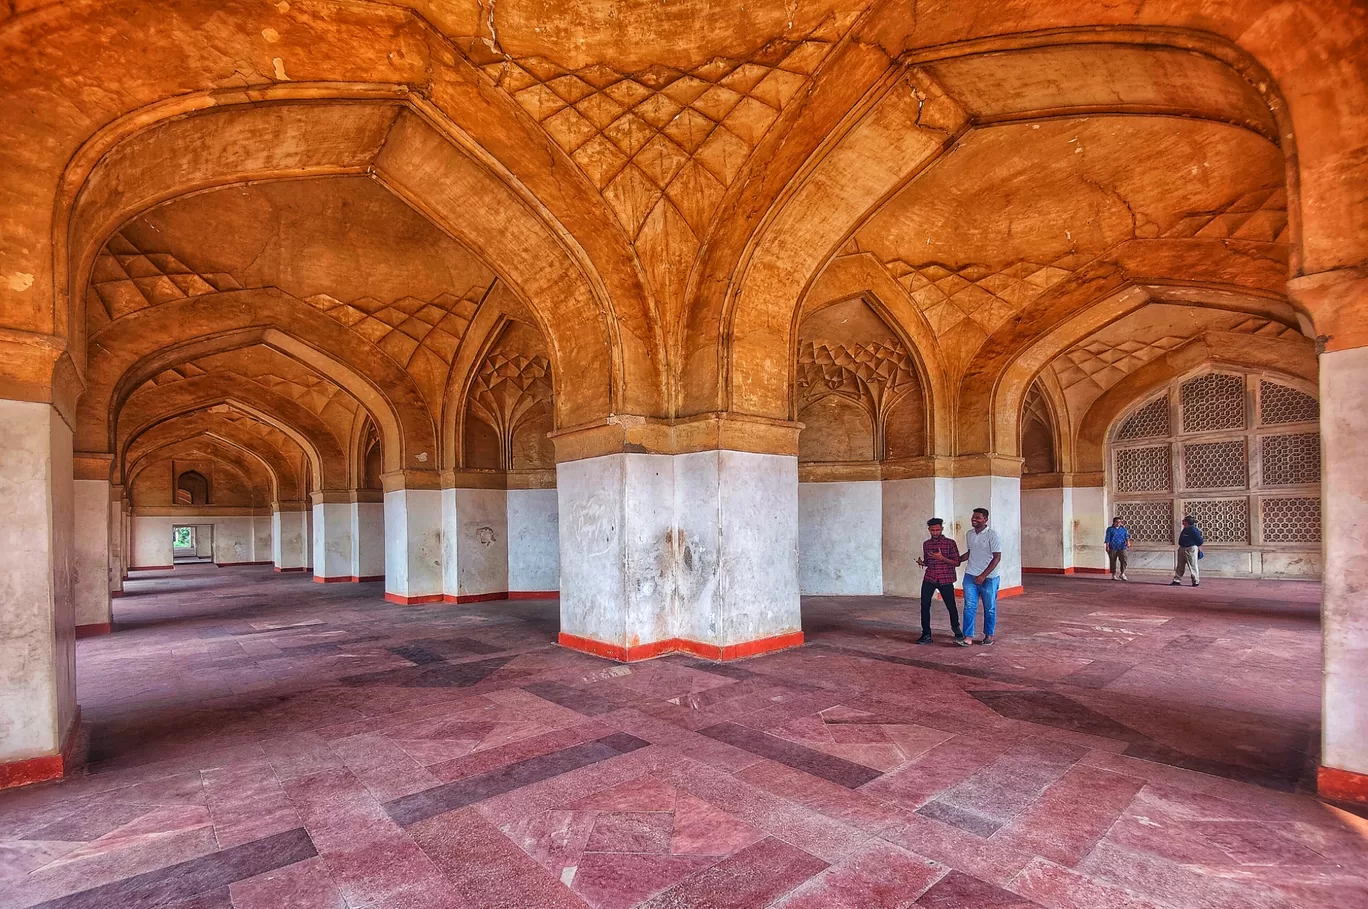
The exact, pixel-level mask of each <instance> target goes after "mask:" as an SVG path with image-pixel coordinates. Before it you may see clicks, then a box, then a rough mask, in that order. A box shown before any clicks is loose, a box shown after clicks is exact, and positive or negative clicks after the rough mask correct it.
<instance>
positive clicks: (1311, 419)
mask: <svg viewBox="0 0 1368 909" xmlns="http://www.w3.org/2000/svg"><path fill="white" fill-rule="evenodd" d="M1319 419H1320V402H1319V401H1317V400H1316V399H1315V398H1314V397H1312V396H1311V395H1309V394H1307V393H1306V392H1304V391H1298V390H1297V389H1295V388H1289V387H1288V386H1286V385H1279V384H1278V383H1277V382H1270V381H1268V380H1267V379H1264V380H1263V381H1261V382H1260V383H1259V422H1260V423H1263V424H1264V425H1265V426H1280V425H1282V424H1284V423H1315V422H1316V421H1318V420H1319Z"/></svg>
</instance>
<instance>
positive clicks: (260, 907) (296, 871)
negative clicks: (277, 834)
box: [228, 858, 347, 909]
mask: <svg viewBox="0 0 1368 909" xmlns="http://www.w3.org/2000/svg"><path fill="white" fill-rule="evenodd" d="M228 892H229V894H230V895H231V897H232V901H233V909H347V905H346V902H345V900H343V898H342V894H341V893H339V892H338V890H337V887H336V886H335V885H334V883H333V879H332V877H331V875H330V874H329V871H328V867H327V864H326V863H325V862H324V861H323V859H321V858H311V859H305V860H304V861H302V862H296V863H295V864H293V865H287V866H285V867H284V868H277V869H276V870H275V871H269V872H267V873H266V874H260V875H257V876H256V877H249V878H247V879H245V880H241V881H236V882H234V883H232V884H230V885H229V887H228Z"/></svg>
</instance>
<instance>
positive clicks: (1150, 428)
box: [1116, 395, 1169, 442]
mask: <svg viewBox="0 0 1368 909" xmlns="http://www.w3.org/2000/svg"><path fill="white" fill-rule="evenodd" d="M1168 434H1169V399H1168V395H1164V396H1163V397H1162V398H1155V399H1154V400H1153V401H1150V402H1149V403H1148V404H1146V405H1145V406H1144V407H1142V408H1140V409H1139V410H1137V411H1136V412H1135V413H1133V414H1131V415H1130V416H1129V417H1127V418H1126V421H1125V422H1124V423H1122V424H1121V428H1120V429H1118V430H1117V431H1116V440H1117V441H1118V442H1127V441H1130V440H1131V439H1153V438H1161V437H1163V436H1167V435H1168Z"/></svg>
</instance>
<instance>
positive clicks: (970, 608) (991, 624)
mask: <svg viewBox="0 0 1368 909" xmlns="http://www.w3.org/2000/svg"><path fill="white" fill-rule="evenodd" d="M1001 581H1002V578H1000V577H991V578H984V580H983V583H982V584H976V583H974V576H973V575H971V574H967V575H965V576H964V636H965V637H969V638H972V637H973V636H974V619H975V618H977V617H978V605H979V599H980V598H982V599H983V633H984V634H986V635H988V636H989V637H992V635H993V631H994V630H995V629H996V628H997V593H998V584H1000V583H1001Z"/></svg>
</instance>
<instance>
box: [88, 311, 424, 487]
mask: <svg viewBox="0 0 1368 909" xmlns="http://www.w3.org/2000/svg"><path fill="white" fill-rule="evenodd" d="M168 336H170V337H172V338H175V339H177V340H176V341H174V342H173V343H172V344H171V345H170V346H167V344H166V341H165V340H164V339H165V338H166V337H168ZM91 340H92V344H91V347H92V350H93V351H94V355H93V356H92V357H91V360H90V367H89V370H88V384H87V390H86V394H85V395H84V396H83V397H82V398H81V401H80V408H79V414H78V420H77V447H78V449H79V450H83V451H100V450H102V449H101V448H100V447H91V446H104V445H109V444H112V443H113V440H114V436H113V432H114V426H113V424H112V423H111V422H110V421H111V420H112V419H113V417H114V415H116V414H117V412H118V410H119V409H120V408H121V407H122V406H123V403H124V401H126V400H127V399H128V397H129V395H131V394H132V393H133V391H134V390H135V389H136V388H138V387H139V386H140V385H141V384H142V383H143V382H145V381H147V380H148V379H150V378H151V377H152V376H155V375H156V374H157V373H159V372H162V371H163V370H166V369H168V368H170V367H172V366H175V365H178V364H180V363H184V362H186V361H188V360H193V359H196V358H199V357H203V356H207V355H209V354H213V353H219V352H222V351H226V350H234V349H237V348H240V347H246V346H249V345H251V344H265V345H267V346H269V347H273V348H275V349H276V350H278V351H280V352H281V353H283V354H286V355H287V356H290V357H292V358H293V359H295V360H298V361H300V362H302V363H304V364H305V365H307V366H309V367H311V368H312V369H314V370H315V371H317V372H318V373H320V374H321V375H324V376H326V377H327V378H329V379H331V380H332V381H334V382H335V383H336V384H338V385H339V386H341V387H342V388H344V389H345V390H346V391H347V392H349V393H350V394H351V395H352V396H353V397H354V398H356V399H357V400H358V401H360V402H361V403H362V405H363V406H364V407H365V408H366V409H367V410H368V411H369V412H370V414H371V415H372V417H374V419H375V421H376V425H377V427H378V428H379V430H380V432H381V435H382V438H383V439H384V440H385V469H386V470H387V471H393V470H400V469H413V470H432V469H434V468H435V466H436V460H437V458H436V455H437V448H436V439H435V434H434V429H433V425H432V418H431V416H429V415H428V412H427V409H426V405H425V403H424V401H423V398H422V395H421V393H420V392H419V391H418V389H417V387H416V386H415V385H414V383H413V379H412V378H411V377H410V376H409V375H408V373H406V372H405V371H404V370H403V369H402V368H400V367H399V365H398V364H397V363H395V362H394V361H393V360H391V359H390V358H389V357H388V356H386V355H385V354H384V353H383V352H381V351H380V350H379V349H377V348H375V347H374V345H371V344H370V343H369V342H366V341H364V339H362V338H360V337H358V336H357V335H356V334H354V333H353V332H350V331H349V330H348V329H347V328H345V327H344V326H343V325H341V324H340V323H338V322H336V321H334V320H332V319H330V318H329V317H327V316H325V315H323V314H322V313H320V312H319V311H318V310H316V309H314V308H313V307H312V306H309V305H308V304H306V303H303V302H301V301H299V300H296V299H295V298H293V297H291V296H289V295H288V294H285V293H283V292H282V291H279V290H276V289H275V288H263V289H259V290H250V291H232V292H227V293H218V294H206V295H204V296H201V297H191V298H189V299H186V300H179V301H175V302H171V303H164V304H162V305H160V306H155V307H152V308H150V309H145V310H142V311H140V312H136V313H134V314H132V315H129V316H125V317H124V318H122V319H119V320H117V321H115V322H112V323H110V324H109V325H108V326H106V327H105V328H104V329H102V330H101V331H100V332H99V333H97V334H96V335H95V337H94V338H92V339H91ZM420 455H421V457H420Z"/></svg>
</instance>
